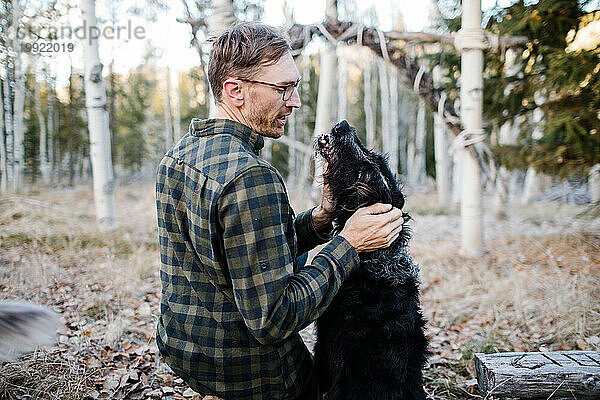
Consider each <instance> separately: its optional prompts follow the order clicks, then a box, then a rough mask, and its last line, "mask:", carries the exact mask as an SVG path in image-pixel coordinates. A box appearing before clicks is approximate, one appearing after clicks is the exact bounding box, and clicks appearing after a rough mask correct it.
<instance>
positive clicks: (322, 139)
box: [317, 133, 330, 146]
mask: <svg viewBox="0 0 600 400" xmlns="http://www.w3.org/2000/svg"><path fill="white" fill-rule="evenodd" d="M317 142H318V143H319V145H320V146H327V145H329V142H330V139H329V134H327V133H323V134H322V135H319V138H318V139H317Z"/></svg>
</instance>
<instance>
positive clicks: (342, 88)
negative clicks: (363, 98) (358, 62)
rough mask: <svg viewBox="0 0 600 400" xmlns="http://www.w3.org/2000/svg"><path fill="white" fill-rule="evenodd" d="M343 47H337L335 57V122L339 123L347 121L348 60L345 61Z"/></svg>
mask: <svg viewBox="0 0 600 400" xmlns="http://www.w3.org/2000/svg"><path fill="white" fill-rule="evenodd" d="M345 50H346V49H345V46H341V45H340V46H338V47H337V56H338V65H339V73H338V84H337V90H338V94H337V101H338V108H337V120H338V121H341V120H343V119H348V115H347V108H348V106H347V104H348V97H347V87H348V60H347V59H346V53H345Z"/></svg>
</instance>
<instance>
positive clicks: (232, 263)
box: [156, 119, 359, 400]
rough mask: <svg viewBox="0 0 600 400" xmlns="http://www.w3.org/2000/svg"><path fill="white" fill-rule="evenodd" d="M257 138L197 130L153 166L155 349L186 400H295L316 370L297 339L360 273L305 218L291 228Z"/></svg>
mask: <svg viewBox="0 0 600 400" xmlns="http://www.w3.org/2000/svg"><path fill="white" fill-rule="evenodd" d="M263 143H264V142H263V138H262V136H260V135H258V134H257V133H256V132H254V131H252V130H251V129H250V128H248V127H246V126H244V125H242V124H240V123H237V122H234V121H231V120H224V119H222V120H204V121H201V120H198V119H194V120H192V123H191V124H190V131H189V133H188V134H186V135H185V136H184V137H183V138H182V139H181V140H180V141H179V142H178V143H177V144H176V145H175V146H174V148H173V149H171V150H170V151H169V152H168V153H167V154H166V155H165V156H164V158H163V159H162V161H161V162H160V165H159V168H158V173H157V182H156V207H157V212H158V234H159V246H160V258H161V270H160V278H161V283H162V300H161V309H160V318H159V321H158V327H157V338H156V341H157V344H158V347H159V349H160V352H161V354H162V355H163V356H164V358H165V360H166V362H167V364H168V365H169V366H170V367H171V368H172V369H173V371H174V372H176V373H177V374H178V375H179V376H180V377H182V378H183V379H184V380H185V381H186V382H187V383H188V384H189V385H190V386H191V387H192V388H193V389H195V390H196V391H198V392H200V393H202V394H212V395H217V396H220V397H222V398H224V399H236V400H237V399H277V400H279V399H295V398H297V396H298V395H299V394H300V392H301V390H302V388H303V386H304V385H305V381H306V379H307V377H308V376H309V375H310V373H311V371H312V368H313V364H312V359H311V355H310V353H309V352H308V350H307V348H306V346H305V345H304V343H303V342H302V339H301V338H300V335H299V334H298V332H299V331H300V330H301V329H303V328H304V327H306V326H307V325H308V324H310V323H311V322H312V321H314V320H315V319H316V318H317V317H319V315H321V314H322V313H323V311H324V310H325V308H326V307H327V306H328V305H329V304H330V302H331V300H332V299H333V297H334V295H335V294H336V292H337V291H338V289H339V287H340V286H341V284H342V281H343V280H344V279H345V278H346V277H347V276H348V275H349V273H350V272H351V270H352V269H354V268H355V267H356V266H357V265H358V263H359V258H358V254H357V253H356V250H355V249H354V248H353V247H352V246H351V245H350V244H349V243H348V241H346V240H345V239H344V238H342V237H341V236H336V237H334V238H333V239H331V240H330V241H329V243H328V244H327V245H326V246H325V247H324V248H323V249H322V251H320V252H319V253H318V254H317V255H316V256H315V257H314V260H313V262H312V263H311V264H310V265H306V266H303V267H301V266H298V265H297V263H296V257H297V256H298V255H300V254H302V253H304V252H306V251H308V250H309V249H311V248H313V247H315V246H316V245H318V244H321V243H324V242H325V241H326V239H325V238H324V237H323V236H322V235H320V234H319V233H318V232H317V231H316V230H315V228H314V226H313V224H312V217H311V210H309V211H305V212H304V213H302V214H300V215H298V216H297V217H294V212H293V210H292V208H291V206H290V204H289V201H288V196H287V193H286V189H285V186H284V183H283V179H282V178H281V176H280V175H279V173H278V172H277V171H276V170H275V169H274V168H273V167H272V166H271V165H270V164H269V163H267V162H266V161H264V160H263V159H261V158H260V157H259V156H258V151H259V150H260V149H261V148H262V146H263Z"/></svg>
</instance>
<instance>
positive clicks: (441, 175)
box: [433, 2, 450, 208]
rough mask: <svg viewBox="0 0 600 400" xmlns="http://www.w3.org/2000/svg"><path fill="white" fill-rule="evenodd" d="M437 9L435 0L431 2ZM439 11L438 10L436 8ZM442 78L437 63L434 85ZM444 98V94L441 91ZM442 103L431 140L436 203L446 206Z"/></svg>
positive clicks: (447, 179)
mask: <svg viewBox="0 0 600 400" xmlns="http://www.w3.org/2000/svg"><path fill="white" fill-rule="evenodd" d="M433 7H434V9H437V2H434V4H433ZM438 12H439V10H438ZM441 79H442V70H441V67H440V66H439V65H436V66H435V67H434V68H433V81H434V85H435V86H436V87H439V84H440V82H441ZM442 96H444V99H445V98H446V97H445V96H446V94H445V93H443V94H442ZM444 103H445V101H442V99H441V98H440V102H439V104H438V109H437V112H436V113H434V115H433V125H434V127H433V141H434V150H435V183H436V188H437V195H438V203H439V205H440V206H441V207H443V208H446V207H448V205H449V204H450V169H449V167H450V163H449V160H448V140H447V135H446V124H445V123H444Z"/></svg>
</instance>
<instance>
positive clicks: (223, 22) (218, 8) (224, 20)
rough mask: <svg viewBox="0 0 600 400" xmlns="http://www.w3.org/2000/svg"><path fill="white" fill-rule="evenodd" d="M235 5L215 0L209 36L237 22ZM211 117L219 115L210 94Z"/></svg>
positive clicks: (227, 1) (209, 19) (209, 21)
mask: <svg viewBox="0 0 600 400" xmlns="http://www.w3.org/2000/svg"><path fill="white" fill-rule="evenodd" d="M234 10H235V8H234V5H233V1H232V0H213V1H212V15H211V16H210V18H208V21H207V22H208V24H207V25H208V34H209V36H213V35H215V36H216V35H218V34H219V33H220V32H222V31H223V30H225V29H227V28H228V27H229V26H230V25H231V24H233V23H234V22H235V15H234ZM208 98H209V117H211V118H212V117H214V116H216V115H217V105H216V104H215V99H214V97H213V96H209V97H208Z"/></svg>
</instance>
